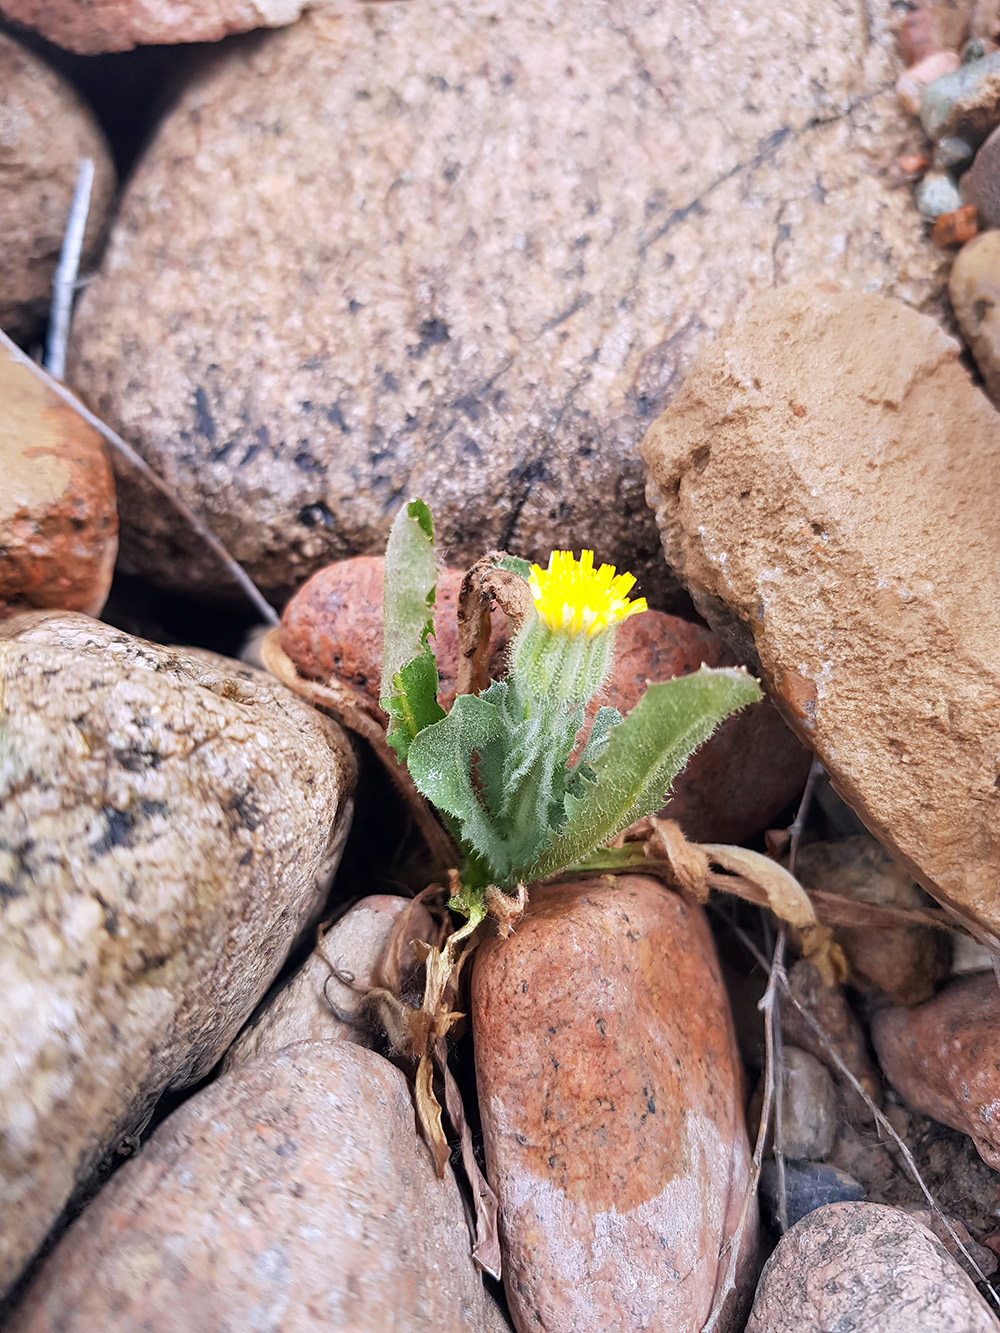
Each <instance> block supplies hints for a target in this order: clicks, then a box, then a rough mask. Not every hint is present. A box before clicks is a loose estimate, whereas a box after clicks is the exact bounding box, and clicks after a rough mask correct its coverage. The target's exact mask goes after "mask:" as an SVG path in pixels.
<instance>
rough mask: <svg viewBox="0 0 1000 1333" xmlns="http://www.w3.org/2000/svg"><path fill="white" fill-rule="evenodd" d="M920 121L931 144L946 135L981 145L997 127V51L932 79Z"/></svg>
mask: <svg viewBox="0 0 1000 1333" xmlns="http://www.w3.org/2000/svg"><path fill="white" fill-rule="evenodd" d="M920 120H921V123H922V125H923V127H924V129H925V130H926V131H927V136H928V138H930V139H933V140H934V142H935V143H936V142H937V141H938V140H940V139H945V138H947V137H948V136H949V135H956V136H957V137H958V138H960V139H965V140H966V142H967V143H971V144H973V145H975V144H978V143H982V141H983V140H984V139H985V138H986V136H987V135H988V134H989V132H990V130H992V129H993V128H994V126H996V125H997V124H1000V51H996V52H994V53H993V54H992V55H988V56H984V58H983V59H982V60H971V61H969V63H968V64H966V65H961V66H960V67H959V68H958V69H957V70H955V71H954V73H952V74H945V75H942V77H941V78H939V79H935V80H934V82H933V83H932V84H930V85H929V87H928V88H927V91H926V92H925V93H924V97H923V101H922V102H921V104H920Z"/></svg>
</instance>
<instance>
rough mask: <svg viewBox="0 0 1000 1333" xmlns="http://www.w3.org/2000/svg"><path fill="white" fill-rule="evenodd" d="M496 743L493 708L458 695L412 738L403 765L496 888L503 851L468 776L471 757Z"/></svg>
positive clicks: (504, 869)
mask: <svg viewBox="0 0 1000 1333" xmlns="http://www.w3.org/2000/svg"><path fill="white" fill-rule="evenodd" d="M502 737H503V721H502V719H501V717H500V713H499V711H498V710H497V708H496V707H495V706H494V705H493V704H492V703H490V702H489V701H488V700H487V699H483V698H480V697H479V696H477V695H475V694H460V695H459V696H458V698H457V699H456V700H455V703H454V705H453V707H452V710H451V712H450V713H448V714H447V715H446V716H445V717H444V718H442V719H441V721H440V722H436V723H434V725H433V726H430V727H426V728H425V729H424V730H423V731H421V732H420V733H419V734H418V735H417V736H416V737H415V739H414V740H413V742H412V743H411V745H410V749H409V754H408V755H407V760H406V762H407V767H408V768H409V770H410V774H411V776H412V778H413V780H414V782H415V783H416V784H417V787H418V788H419V790H420V791H421V792H422V793H423V795H424V796H426V797H427V799H428V800H429V801H432V802H433V804H434V805H436V806H437V807H438V808H439V809H441V810H444V811H445V812H446V813H447V814H449V815H452V816H453V817H454V818H455V819H456V820H457V821H458V826H459V834H460V836H461V839H462V841H463V843H465V844H467V846H468V847H469V848H471V849H472V850H473V851H474V852H475V853H476V854H477V856H478V858H479V860H481V861H482V862H484V863H485V865H486V867H487V868H488V870H489V872H490V877H491V879H492V880H493V882H494V883H498V884H499V883H502V882H505V881H506V879H507V876H508V869H509V863H508V856H507V849H506V846H505V844H504V840H503V838H502V836H501V834H500V831H499V830H498V828H497V826H496V823H495V822H494V819H493V816H492V815H491V814H490V812H489V811H488V810H487V808H486V806H485V805H484V803H483V801H482V800H481V799H480V795H479V792H478V791H477V790H476V785H475V780H474V777H473V770H474V761H475V758H476V756H478V755H480V754H482V753H483V752H484V751H485V750H487V749H488V747H489V746H490V745H491V744H492V743H494V742H498V741H501V740H502Z"/></svg>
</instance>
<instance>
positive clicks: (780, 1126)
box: [765, 923, 788, 1235]
mask: <svg viewBox="0 0 1000 1333" xmlns="http://www.w3.org/2000/svg"><path fill="white" fill-rule="evenodd" d="M774 975H777V977H778V980H779V982H780V980H781V978H782V977H783V976H784V975H785V927H784V925H783V924H780V923H779V925H778V938H777V939H776V940H775V942H774V953H773V954H772V956H771V973H770V976H769V977H768V983H767V985H768V990H770V989H771V976H774ZM766 1017H770V1019H771V1032H770V1036H769V1039H768V1045H767V1059H768V1063H771V1062H773V1064H774V1078H773V1080H772V1081H773V1084H774V1088H775V1092H774V1147H773V1152H774V1165H775V1168H776V1170H777V1175H778V1230H779V1231H780V1233H781V1234H782V1235H784V1234H785V1232H786V1231H787V1230H788V1185H787V1181H786V1178H785V1135H784V1129H785V1036H784V1033H783V1032H782V1030H781V992H780V990H775V992H774V998H773V1000H772V1001H771V1012H770V1013H769V1014H768V1015H766ZM766 1030H767V1028H766V1025H765V1031H766Z"/></svg>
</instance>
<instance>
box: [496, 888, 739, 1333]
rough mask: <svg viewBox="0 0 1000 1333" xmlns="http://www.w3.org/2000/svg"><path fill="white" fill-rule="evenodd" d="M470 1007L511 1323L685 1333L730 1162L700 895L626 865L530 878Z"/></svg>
mask: <svg viewBox="0 0 1000 1333" xmlns="http://www.w3.org/2000/svg"><path fill="white" fill-rule="evenodd" d="M471 1010H472V1022H473V1034H474V1038H475V1043H476V1073H477V1082H478V1086H479V1106H480V1114H481V1116H482V1123H483V1145H484V1149H485V1154H486V1162H487V1169H488V1175H489V1179H490V1181H491V1183H492V1184H493V1186H494V1188H495V1189H496V1191H497V1194H498V1196H499V1199H500V1216H501V1236H502V1245H503V1252H504V1283H505V1286H506V1290H507V1296H508V1300H509V1302H510V1308H511V1313H512V1316H513V1319H514V1324H515V1327H516V1328H518V1329H521V1330H526V1329H529V1328H535V1327H544V1328H546V1329H548V1330H551V1333H560V1331H565V1333H576V1330H580V1329H584V1328H587V1329H590V1328H594V1329H597V1328H602V1329H603V1328H607V1329H610V1328H614V1329H616V1330H619V1331H620V1333H628V1331H629V1330H639V1329H648V1328H653V1327H661V1328H669V1329H670V1330H671V1333H698V1330H700V1329H701V1328H702V1325H703V1323H704V1321H705V1318H706V1316H707V1314H708V1311H709V1309H710V1307H711V1305H712V1297H713V1292H714V1290H715V1287H716V1283H717V1281H718V1279H719V1272H720V1269H719V1262H720V1261H719V1258H718V1256H719V1253H720V1247H721V1246H722V1245H723V1244H724V1243H725V1242H727V1241H728V1240H729V1239H730V1238H731V1237H732V1236H733V1234H734V1231H735V1230H736V1225H737V1219H738V1217H739V1215H740V1211H741V1209H742V1206H743V1201H744V1193H745V1187H746V1183H747V1179H748V1171H749V1145H748V1143H747V1138H746V1128H745V1125H744V1121H743V1111H742V1104H743V1101H742V1088H741V1070H740V1065H739V1057H738V1054H737V1051H736V1047H735V1039H734V1036H733V1031H732V1022H731V1019H730V1017H729V1012H728V1004H727V1000H726V996H725V991H724V989H723V986H722V982H721V979H720V976H719V972H718V965H717V962H716V958H715V950H714V947H713V944H712V939H711V935H710V933H709V931H708V927H707V925H706V922H705V917H704V915H703V913H702V911H701V909H700V908H698V907H696V906H692V905H689V904H686V903H684V902H683V901H682V900H681V899H680V898H679V897H678V896H677V895H675V894H673V893H671V892H669V891H668V890H666V889H664V888H663V886H662V885H661V884H659V883H658V882H656V881H654V880H651V879H647V878H644V877H640V876H632V875H630V876H622V877H621V878H619V879H618V880H617V881H612V882H606V881H602V880H596V879H589V880H583V881H580V882H579V883H567V884H558V885H550V886H548V887H546V888H543V889H539V890H537V891H536V892H535V894H534V896H533V898H532V900H531V902H530V903H529V906H528V910H527V913H526V915H525V917H524V918H523V919H522V920H521V922H520V923H519V924H518V926H517V929H516V930H515V931H514V933H513V935H512V936H511V937H510V938H509V939H507V940H499V939H494V940H491V941H488V942H486V943H485V944H483V945H481V946H480V950H479V953H478V955H477V957H476V960H475V968H474V972H473V979H472V996H471ZM750 1218H751V1225H750V1228H749V1229H748V1232H747V1234H744V1235H743V1236H742V1237H741V1238H740V1245H741V1257H742V1259H743V1260H745V1261H746V1263H751V1262H752V1251H753V1248H754V1241H753V1230H754V1228H753V1223H754V1222H755V1211H752V1212H751V1214H750ZM745 1277H746V1273H744V1278H745ZM736 1314H737V1311H735V1310H734V1311H732V1312H731V1318H732V1319H735V1317H736ZM723 1326H724V1327H733V1326H734V1325H733V1324H731V1323H724V1325H723Z"/></svg>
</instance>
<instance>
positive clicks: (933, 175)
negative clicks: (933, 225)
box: [916, 171, 962, 221]
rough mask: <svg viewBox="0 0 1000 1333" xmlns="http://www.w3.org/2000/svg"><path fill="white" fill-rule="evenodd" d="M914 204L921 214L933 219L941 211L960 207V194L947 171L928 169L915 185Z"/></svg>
mask: <svg viewBox="0 0 1000 1333" xmlns="http://www.w3.org/2000/svg"><path fill="white" fill-rule="evenodd" d="M916 204H917V208H918V210H919V211H920V212H921V213H922V214H923V216H924V217H925V218H930V219H931V220H932V221H933V220H934V219H935V218H937V217H940V215H941V214H942V213H953V212H954V211H955V209H956V208H961V207H962V196H961V195H960V194H959V192H958V186H957V185H956V184H955V182H954V181H953V180H952V178H951V176H949V174H948V173H947V171H928V173H927V175H926V176H925V177H924V178H923V180H922V181H921V182H920V184H919V185H918V186H917V193H916Z"/></svg>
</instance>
